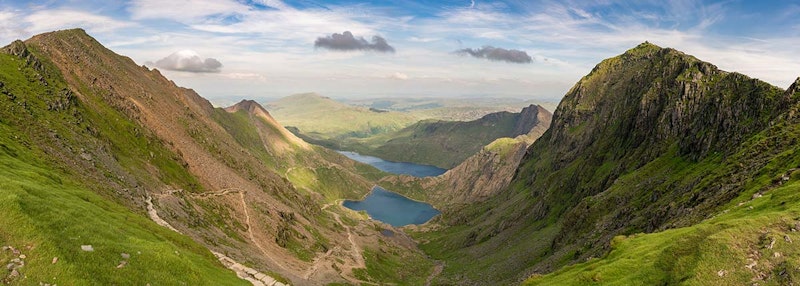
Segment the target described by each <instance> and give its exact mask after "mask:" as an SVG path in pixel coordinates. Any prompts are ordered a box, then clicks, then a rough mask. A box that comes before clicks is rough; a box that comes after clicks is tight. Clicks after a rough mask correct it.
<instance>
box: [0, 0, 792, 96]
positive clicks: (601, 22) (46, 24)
mask: <svg viewBox="0 0 800 286" xmlns="http://www.w3.org/2000/svg"><path fill="white" fill-rule="evenodd" d="M73 27H82V28H84V29H86V30H87V32H89V34H91V35H92V36H94V37H95V38H97V39H98V40H99V41H100V42H101V43H103V44H104V45H106V46H107V47H109V48H111V49H112V50H114V51H115V52H117V53H119V54H123V55H126V56H129V57H131V58H132V59H133V60H134V61H136V62H137V63H139V64H147V65H150V66H153V65H155V64H156V63H161V64H164V66H168V65H169V63H170V62H172V63H173V64H175V63H177V62H180V59H181V57H193V56H197V57H198V59H200V60H202V59H205V58H211V59H214V60H216V61H217V62H219V63H221V67H218V66H214V67H210V68H203V69H197V70H196V71H203V72H188V71H179V70H166V68H160V69H161V70H162V71H163V73H164V74H165V75H166V76H167V77H169V78H170V79H172V80H174V81H176V82H177V83H178V84H180V85H182V86H186V87H191V88H194V89H196V90H197V91H198V92H200V94H201V95H203V96H205V97H207V98H210V99H219V98H254V99H259V98H268V97H269V98H274V97H282V96H286V95H290V94H294V93H301V92H317V93H320V94H322V95H327V96H332V97H386V96H388V97H391V96H414V97H419V96H498V97H518V98H525V99H541V100H553V101H557V100H558V99H560V98H561V96H562V95H563V94H564V93H566V91H567V90H568V89H569V88H570V87H571V86H572V85H573V84H574V83H575V82H576V81H577V80H578V79H580V77H581V76H583V75H585V74H586V73H588V72H589V71H590V70H591V68H592V67H593V66H594V65H595V64H597V63H598V62H599V61H601V60H602V59H604V58H608V57H612V56H615V55H617V54H620V53H622V52H624V51H625V50H627V49H629V48H631V47H634V46H636V45H637V44H639V43H641V42H644V41H650V42H652V43H655V44H657V45H660V46H662V47H672V48H676V49H678V50H681V51H684V52H686V53H688V54H691V55H694V56H697V57H698V58H700V59H701V60H705V61H709V62H711V63H714V64H716V65H717V66H719V67H720V68H722V69H724V70H727V71H738V72H741V73H744V74H746V75H749V76H753V77H756V78H759V79H762V80H765V81H767V82H769V83H772V84H774V85H777V86H779V87H782V88H786V87H787V86H788V85H789V84H790V83H791V82H792V81H793V80H794V79H795V78H796V77H798V76H800V57H798V56H797V55H800V3H798V2H797V1H693V0H679V1H613V0H605V1H536V0H534V1H521V0H520V1H480V0H475V1H412V0H399V1H372V2H366V1H315V0H292V1H288V0H287V1H280V0H238V1H237V0H213V1H212V0H175V1H164V0H125V1H123V0H108V1H69V0H67V1H63V0H62V1H56V0H50V1H8V0H0V41H2V42H3V43H7V42H10V41H12V40H14V39H18V38H19V39H26V38H28V37H30V36H32V35H34V34H37V33H41V32H47V31H51V30H57V29H65V28H73ZM345 31H350V32H352V34H353V35H354V36H355V38H356V39H359V37H363V38H364V39H365V40H364V43H367V44H370V43H371V41H372V38H373V36H379V37H381V38H383V39H385V40H386V42H387V43H388V45H390V46H391V47H392V48H393V49H394V51H395V52H393V53H392V52H380V51H375V50H370V49H360V50H352V51H342V50H337V49H328V48H327V47H328V46H323V45H320V46H316V47H315V41H317V40H318V39H319V38H324V37H330V36H331V35H332V34H334V33H339V34H342V33H343V32H345ZM483 46H493V47H497V48H502V49H506V50H515V51H519V52H524V53H525V54H527V55H528V56H529V57H530V58H531V61H530V62H525V63H514V62H508V61H503V60H488V59H487V58H479V57H472V56H468V54H467V53H460V54H459V53H454V52H455V51H458V50H463V49H478V48H481V47H483ZM187 50H191V52H189V51H187ZM179 51H183V52H180V53H176V52H179ZM171 55H172V56H171ZM168 56H171V58H168ZM165 58H167V59H165ZM159 60H162V61H159ZM203 63H204V62H203V61H196V64H198V65H203ZM182 67H183V66H182ZM217 102H222V101H220V100H218V101H217Z"/></svg>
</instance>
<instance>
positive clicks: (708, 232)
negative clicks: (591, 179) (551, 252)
mask: <svg viewBox="0 0 800 286" xmlns="http://www.w3.org/2000/svg"><path fill="white" fill-rule="evenodd" d="M798 189H800V182H797V181H793V182H792V183H790V184H787V185H786V186H782V187H779V188H777V189H774V190H771V191H769V193H767V194H765V195H764V196H763V197H759V198H755V199H753V200H752V201H747V202H743V203H742V204H741V205H735V206H731V207H730V208H726V209H724V210H723V211H722V212H720V213H718V214H717V215H715V216H714V217H713V218H710V219H708V220H705V221H703V222H702V223H699V224H696V225H693V226H690V227H684V228H678V229H671V230H666V231H662V232H658V233H652V234H634V235H630V236H618V237H616V238H615V239H614V240H613V242H612V244H611V246H612V249H611V251H610V252H609V253H608V254H607V255H605V256H604V257H602V258H599V259H592V260H590V261H589V262H586V263H580V264H576V265H573V266H569V267H565V268H563V269H560V270H558V271H556V272H553V273H551V274H547V275H544V276H540V275H536V276H534V277H532V278H530V279H528V280H527V281H526V283H525V285H578V284H580V285H632V284H646V285H662V284H677V283H681V284H688V285H711V284H713V285H744V284H749V283H753V282H758V281H763V282H764V283H765V284H761V283H759V285H784V284H786V283H789V282H791V281H796V279H797V277H798V276H799V275H800V270H798V268H797V267H798V265H800V251H798V248H797V247H796V246H794V245H793V244H794V243H795V241H798V239H800V234H798V232H796V230H797V228H798V226H800V225H798V223H800V220H798V219H800V204H799V202H800V192H798Z"/></svg>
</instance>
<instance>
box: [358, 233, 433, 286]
mask: <svg viewBox="0 0 800 286" xmlns="http://www.w3.org/2000/svg"><path fill="white" fill-rule="evenodd" d="M363 256H364V259H365V261H366V263H367V268H366V269H363V268H361V269H353V272H354V273H355V276H356V277H357V278H358V279H361V280H364V281H370V282H375V283H381V284H387V283H390V282H396V283H398V284H399V285H423V284H425V280H426V278H427V277H428V274H430V272H431V270H432V269H433V266H434V264H433V262H432V261H430V260H428V259H426V258H425V256H424V255H423V254H422V253H418V252H414V251H410V250H408V249H404V248H395V247H391V246H390V245H388V244H386V243H384V242H381V243H380V246H379V247H378V248H377V249H371V248H365V249H364V253H363Z"/></svg>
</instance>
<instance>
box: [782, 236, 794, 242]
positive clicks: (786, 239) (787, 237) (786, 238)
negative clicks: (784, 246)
mask: <svg viewBox="0 0 800 286" xmlns="http://www.w3.org/2000/svg"><path fill="white" fill-rule="evenodd" d="M783 240H785V241H786V242H788V243H792V238H791V237H789V236H788V235H784V236H783Z"/></svg>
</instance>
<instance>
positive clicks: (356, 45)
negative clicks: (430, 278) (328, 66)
mask: <svg viewBox="0 0 800 286" xmlns="http://www.w3.org/2000/svg"><path fill="white" fill-rule="evenodd" d="M314 47H315V48H325V49H329V50H335V51H355V50H365V51H376V52H382V53H394V48H393V47H392V46H390V45H389V43H387V42H386V39H384V38H383V37H381V36H372V42H368V41H367V40H365V39H364V37H358V38H356V37H354V36H353V33H350V31H345V32H344V33H341V34H339V33H333V35H330V36H325V37H319V38H317V40H316V41H314Z"/></svg>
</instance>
